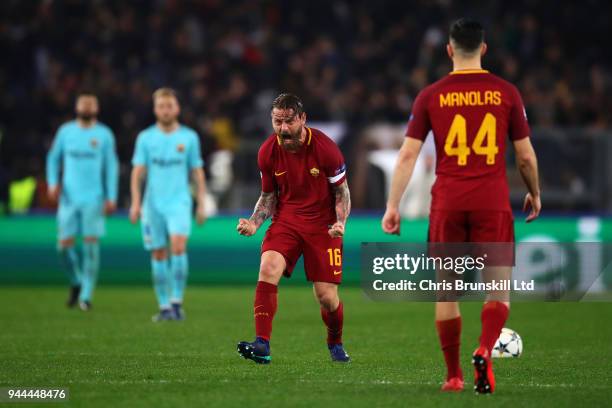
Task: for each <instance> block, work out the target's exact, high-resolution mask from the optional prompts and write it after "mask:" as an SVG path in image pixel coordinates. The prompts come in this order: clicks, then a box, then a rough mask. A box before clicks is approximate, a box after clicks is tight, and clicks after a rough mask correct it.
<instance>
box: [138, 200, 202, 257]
mask: <svg viewBox="0 0 612 408" xmlns="http://www.w3.org/2000/svg"><path fill="white" fill-rule="evenodd" d="M140 226H141V229H142V241H143V243H144V247H145V249H146V250H148V251H150V250H153V249H160V248H165V247H167V246H168V243H169V239H170V235H183V236H186V237H188V236H189V235H190V234H191V207H190V206H180V207H175V208H173V209H168V210H165V211H158V210H156V209H155V208H153V206H149V205H144V206H143V208H142V216H141V218H140Z"/></svg>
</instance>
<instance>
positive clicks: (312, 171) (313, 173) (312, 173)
mask: <svg viewBox="0 0 612 408" xmlns="http://www.w3.org/2000/svg"><path fill="white" fill-rule="evenodd" d="M319 173H320V171H319V169H317V168H316V167H313V168H312V169H310V174H311V175H312V176H313V177H319Z"/></svg>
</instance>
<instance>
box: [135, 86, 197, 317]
mask: <svg viewBox="0 0 612 408" xmlns="http://www.w3.org/2000/svg"><path fill="white" fill-rule="evenodd" d="M153 105H154V112H155V117H156V119H157V123H156V124H155V125H152V126H150V127H149V128H147V129H145V130H143V131H142V132H141V133H140V134H139V135H138V139H137V140H136V149H135V151H134V156H133V158H132V165H133V166H134V167H133V169H132V175H131V183H130V186H131V192H132V205H131V207H130V220H131V221H132V222H133V223H136V222H137V221H138V219H139V218H140V221H141V227H142V238H143V241H144V246H145V249H147V250H149V251H151V270H152V275H153V287H154V289H155V295H156V297H157V302H158V304H159V314H157V315H155V316H153V321H155V322H158V321H164V320H183V319H184V318H185V314H184V312H183V306H182V305H183V294H184V292H185V285H186V283H187V275H188V268H189V266H188V260H187V253H186V246H187V238H188V237H189V234H190V232H191V213H192V205H193V203H192V198H191V192H190V188H189V184H190V178H193V179H194V181H195V184H196V200H197V208H196V221H197V223H198V224H202V223H204V221H205V219H206V213H205V208H204V198H205V195H206V183H205V178H204V170H203V168H202V166H203V161H202V157H201V154H200V140H199V138H198V134H197V133H196V132H195V131H194V130H192V129H190V128H188V127H186V126H183V125H181V124H180V123H179V122H178V116H179V113H180V107H179V102H178V99H177V96H176V93H175V92H174V90H172V89H170V88H160V89H158V90H157V91H155V93H154V94H153ZM145 175H146V187H145V194H144V199H143V200H141V184H142V179H143V177H144V176H145ZM168 245H169V246H170V253H171V256H170V257H168ZM168 258H169V259H168Z"/></svg>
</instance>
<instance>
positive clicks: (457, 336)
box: [436, 316, 463, 380]
mask: <svg viewBox="0 0 612 408" xmlns="http://www.w3.org/2000/svg"><path fill="white" fill-rule="evenodd" d="M436 329H437V330H438V337H439V338H440V345H441V346H442V352H443V353H444V360H445V361H446V379H447V380H449V379H451V378H453V377H459V378H461V379H463V372H462V371H461V365H460V363H459V345H460V344H461V316H459V317H455V318H454V319H448V320H437V321H436Z"/></svg>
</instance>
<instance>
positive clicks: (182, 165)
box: [132, 125, 203, 211]
mask: <svg viewBox="0 0 612 408" xmlns="http://www.w3.org/2000/svg"><path fill="white" fill-rule="evenodd" d="M132 165H134V166H145V167H146V169H147V172H146V177H147V182H146V189H145V198H144V202H145V203H146V204H148V205H153V206H154V207H155V208H156V209H157V210H158V211H163V210H164V209H169V208H173V207H175V206H181V205H188V206H191V202H192V200H191V193H190V190H189V177H190V173H191V170H192V169H194V168H197V167H202V165H203V161H202V156H201V153H200V139H199V138H198V135H197V133H196V132H195V131H194V130H193V129H190V128H188V127H186V126H179V127H178V128H177V129H176V130H175V131H173V132H171V133H165V132H164V131H162V130H161V129H160V128H159V127H158V126H157V125H153V126H150V127H149V128H147V129H145V130H143V131H142V132H141V133H140V134H139V135H138V138H137V139H136V148H135V150H134V156H133V158H132Z"/></svg>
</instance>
